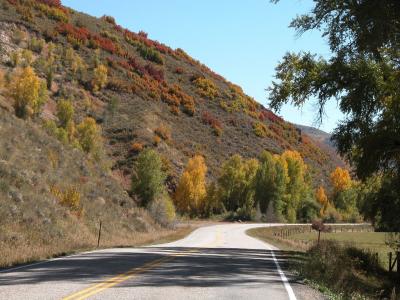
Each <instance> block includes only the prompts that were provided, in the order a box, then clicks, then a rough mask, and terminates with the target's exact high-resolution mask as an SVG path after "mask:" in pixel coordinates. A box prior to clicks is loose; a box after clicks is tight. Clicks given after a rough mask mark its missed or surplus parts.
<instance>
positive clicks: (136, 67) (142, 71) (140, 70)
mask: <svg viewBox="0 0 400 300" xmlns="http://www.w3.org/2000/svg"><path fill="white" fill-rule="evenodd" d="M128 64H129V66H130V67H131V68H132V69H133V70H134V71H135V72H137V73H139V74H140V75H144V74H146V73H147V70H146V68H145V67H144V66H143V65H142V64H141V63H139V62H138V61H137V60H136V59H135V58H134V57H131V58H129V60H128Z"/></svg>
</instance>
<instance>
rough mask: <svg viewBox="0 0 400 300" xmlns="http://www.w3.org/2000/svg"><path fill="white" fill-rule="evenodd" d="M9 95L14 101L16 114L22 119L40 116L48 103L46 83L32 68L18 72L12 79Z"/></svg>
mask: <svg viewBox="0 0 400 300" xmlns="http://www.w3.org/2000/svg"><path fill="white" fill-rule="evenodd" d="M9 95H10V96H11V97H12V98H13V99H14V109H15V113H16V115H17V116H18V117H20V118H26V117H27V116H31V115H33V114H38V113H39V112H40V109H41V107H42V106H43V105H44V104H45V102H46V101H47V89H46V84H45V82H43V81H41V80H40V79H39V77H37V76H36V74H35V72H34V71H33V69H32V68H31V67H26V68H24V69H21V70H17V71H16V72H15V73H14V75H13V78H12V81H11V84H10V87H9Z"/></svg>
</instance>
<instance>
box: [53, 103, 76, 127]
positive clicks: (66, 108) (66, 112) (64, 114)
mask: <svg viewBox="0 0 400 300" xmlns="http://www.w3.org/2000/svg"><path fill="white" fill-rule="evenodd" d="M73 116H74V107H73V106H72V103H71V101H68V100H60V101H58V102H57V118H58V120H59V122H60V126H61V127H63V128H66V127H67V124H68V123H69V122H70V121H72V117H73Z"/></svg>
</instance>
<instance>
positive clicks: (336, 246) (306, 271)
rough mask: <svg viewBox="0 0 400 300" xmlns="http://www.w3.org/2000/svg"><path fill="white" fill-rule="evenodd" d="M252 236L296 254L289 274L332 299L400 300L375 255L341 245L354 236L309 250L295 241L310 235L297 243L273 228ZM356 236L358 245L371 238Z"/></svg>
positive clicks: (392, 279) (257, 230)
mask: <svg viewBox="0 0 400 300" xmlns="http://www.w3.org/2000/svg"><path fill="white" fill-rule="evenodd" d="M248 234H249V235H250V236H253V237H255V238H258V239H260V240H263V241H265V242H268V243H270V244H272V245H274V246H276V247H278V248H280V249H281V250H283V251H289V252H291V253H293V255H287V257H288V259H289V262H288V268H289V270H290V271H292V272H293V273H294V274H297V275H298V276H299V277H301V278H302V279H303V280H304V282H306V283H307V284H309V285H311V286H312V287H314V288H316V289H318V290H320V291H321V292H323V293H324V294H325V295H326V296H327V297H328V298H329V299H399V298H396V295H395V294H394V292H393V291H394V289H395V290H398V289H399V285H398V284H396V282H398V281H397V280H396V278H395V277H394V275H393V274H390V273H388V272H387V271H386V270H385V269H384V268H382V266H381V264H380V263H379V261H377V260H376V256H375V255H374V254H373V253H372V252H371V251H368V250H365V249H360V248H358V247H355V246H352V245H349V244H346V243H341V242H340V240H343V239H344V237H345V236H349V235H350V236H351V233H338V234H337V239H338V240H339V241H338V240H335V239H332V238H331V239H323V240H321V242H320V244H319V245H317V244H316V243H314V244H312V245H311V246H308V247H307V249H306V248H299V244H298V243H297V241H296V240H295V239H296V237H302V238H304V234H306V235H308V233H300V234H294V235H293V236H292V237H293V240H289V239H288V240H282V239H280V238H278V237H277V236H276V235H274V231H273V230H272V229H271V228H255V229H251V230H249V231H248ZM352 234H353V241H355V243H356V242H357V239H356V238H355V237H356V236H357V235H361V236H362V237H360V238H359V239H362V240H363V239H364V240H365V239H366V238H368V237H367V236H365V233H360V232H358V233H355V232H354V233H352ZM368 234H369V235H370V233H368ZM312 238H314V235H312ZM369 238H370V237H369ZM381 239H382V237H378V238H377V240H378V241H379V240H381ZM369 242H373V241H371V240H369ZM355 243H353V244H355Z"/></svg>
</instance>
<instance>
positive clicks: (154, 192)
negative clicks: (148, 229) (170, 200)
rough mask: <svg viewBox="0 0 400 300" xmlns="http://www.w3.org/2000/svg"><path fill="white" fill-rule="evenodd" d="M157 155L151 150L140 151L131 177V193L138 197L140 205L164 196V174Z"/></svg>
mask: <svg viewBox="0 0 400 300" xmlns="http://www.w3.org/2000/svg"><path fill="white" fill-rule="evenodd" d="M162 168H163V163H162V160H161V158H160V156H159V155H158V153H157V152H156V151H154V150H151V149H146V150H144V151H142V152H141V153H140V154H139V156H138V159H137V162H136V166H135V170H134V171H135V175H136V176H135V175H134V176H132V192H133V193H136V194H137V195H139V196H140V198H141V201H142V205H143V206H147V205H148V204H149V203H150V202H151V201H153V200H155V199H157V198H159V197H161V196H163V195H165V194H166V188H165V180H166V174H165V173H164V172H163V171H162Z"/></svg>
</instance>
